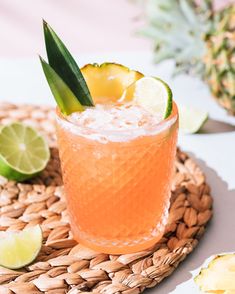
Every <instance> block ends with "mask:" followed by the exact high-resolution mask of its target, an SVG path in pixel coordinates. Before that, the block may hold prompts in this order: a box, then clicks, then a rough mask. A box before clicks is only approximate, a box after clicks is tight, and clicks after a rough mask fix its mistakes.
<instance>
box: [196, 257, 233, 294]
mask: <svg viewBox="0 0 235 294" xmlns="http://www.w3.org/2000/svg"><path fill="white" fill-rule="evenodd" d="M195 282H196V284H197V285H198V286H199V287H200V289H201V290H202V291H204V292H206V293H218V294H220V293H223V294H235V254H225V255H220V256H217V257H215V258H214V259H213V260H212V261H211V262H210V263H209V265H208V267H207V268H203V269H202V270H201V272H200V274H199V275H198V276H197V277H196V278H195Z"/></svg>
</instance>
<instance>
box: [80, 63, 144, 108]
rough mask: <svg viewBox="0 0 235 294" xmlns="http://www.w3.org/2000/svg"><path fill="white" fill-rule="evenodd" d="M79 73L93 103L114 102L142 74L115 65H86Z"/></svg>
mask: <svg viewBox="0 0 235 294" xmlns="http://www.w3.org/2000/svg"><path fill="white" fill-rule="evenodd" d="M81 72H82V74H83V76H84V78H85V81H86V83H87V85H88V88H89V90H90V93H91V96H92V98H93V99H94V101H95V103H105V102H116V101H117V100H118V99H120V97H121V96H122V94H123V92H124V91H125V89H126V88H127V87H128V86H130V85H131V84H132V83H133V82H135V81H137V80H139V79H140V78H142V77H143V74H142V73H140V72H138V71H134V70H130V69H129V68H128V67H125V66H123V65H120V64H116V63H103V64H101V65H98V64H96V63H95V64H87V65H85V66H84V67H83V68H82V69H81Z"/></svg>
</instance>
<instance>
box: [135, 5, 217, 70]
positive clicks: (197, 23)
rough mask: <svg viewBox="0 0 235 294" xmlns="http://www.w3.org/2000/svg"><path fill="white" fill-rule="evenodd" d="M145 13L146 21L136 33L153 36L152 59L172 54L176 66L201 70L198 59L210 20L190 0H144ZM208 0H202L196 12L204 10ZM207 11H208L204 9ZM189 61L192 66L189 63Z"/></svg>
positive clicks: (204, 46)
mask: <svg viewBox="0 0 235 294" xmlns="http://www.w3.org/2000/svg"><path fill="white" fill-rule="evenodd" d="M144 3H145V8H146V9H145V13H146V18H147V21H148V24H147V26H146V27H145V28H143V29H142V30H141V31H140V34H142V35H144V36H146V37H149V38H151V39H153V40H154V46H155V52H156V54H155V58H154V60H155V62H157V63H158V62H161V61H163V60H165V59H170V58H174V59H175V61H176V65H177V66H176V70H175V73H174V74H178V73H180V72H191V73H192V69H193V73H195V74H198V73H200V74H201V73H203V71H204V65H203V63H202V62H201V60H202V58H203V56H204V54H205V52H206V45H205V43H204V41H203V38H204V35H206V33H207V32H208V31H209V30H210V29H211V23H212V22H211V21H209V22H205V21H204V19H203V18H205V17H206V18H207V19H208V17H209V16H205V13H201V14H199V13H197V9H198V7H197V6H196V4H195V2H194V1H193V0H146V1H145V2H144ZM208 7H211V1H210V0H206V1H205V3H204V6H203V7H200V12H202V11H203V12H206V11H208ZM207 14H208V13H207ZM192 65H193V67H192Z"/></svg>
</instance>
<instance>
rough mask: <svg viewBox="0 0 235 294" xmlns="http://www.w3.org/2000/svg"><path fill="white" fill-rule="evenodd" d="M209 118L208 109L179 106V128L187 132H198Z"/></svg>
mask: <svg viewBox="0 0 235 294" xmlns="http://www.w3.org/2000/svg"><path fill="white" fill-rule="evenodd" d="M207 119H208V112H207V111H204V110H199V109H196V108H193V107H189V106H183V105H181V106H179V128H180V130H181V131H182V132H183V133H185V134H193V133H196V132H198V131H199V130H200V129H201V127H202V126H203V125H204V123H205V122H206V121H207Z"/></svg>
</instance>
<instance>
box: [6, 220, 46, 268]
mask: <svg viewBox="0 0 235 294" xmlns="http://www.w3.org/2000/svg"><path fill="white" fill-rule="evenodd" d="M0 237H1V238H0V265H1V266H4V267H6V268H10V269H17V268H21V267H24V266H25V265H27V264H29V263H31V262H32V261H33V260H34V259H35V258H36V257H37V255H38V253H39V251H40V249H41V247H42V240H43V238H42V230H41V228H40V226H39V225H37V226H35V227H31V228H28V229H25V230H23V231H21V232H1V233H0Z"/></svg>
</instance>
